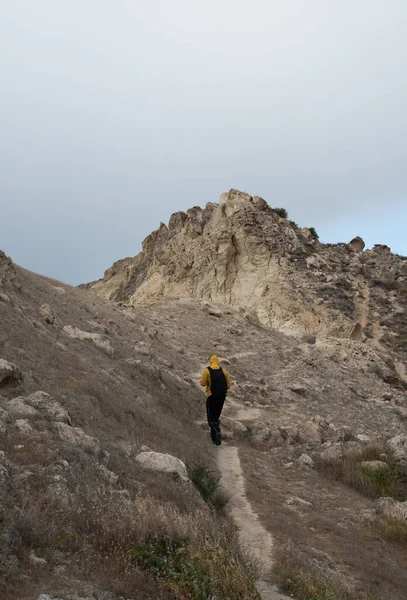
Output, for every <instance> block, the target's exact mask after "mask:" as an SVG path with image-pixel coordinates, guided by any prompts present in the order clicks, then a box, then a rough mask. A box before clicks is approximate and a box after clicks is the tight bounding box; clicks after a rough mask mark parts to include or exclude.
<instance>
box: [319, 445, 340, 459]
mask: <svg viewBox="0 0 407 600" xmlns="http://www.w3.org/2000/svg"><path fill="white" fill-rule="evenodd" d="M342 456H343V445H342V444H340V443H336V444H331V445H329V446H327V447H326V448H325V449H324V450H323V451H322V453H321V459H322V460H324V461H328V462H330V461H335V460H339V459H340V458H341V457H342Z"/></svg>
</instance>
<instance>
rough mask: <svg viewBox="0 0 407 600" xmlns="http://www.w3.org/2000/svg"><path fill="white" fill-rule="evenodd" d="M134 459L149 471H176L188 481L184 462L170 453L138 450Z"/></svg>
mask: <svg viewBox="0 0 407 600" xmlns="http://www.w3.org/2000/svg"><path fill="white" fill-rule="evenodd" d="M136 461H137V462H138V463H139V465H141V466H142V467H144V468H145V469H148V470H150V471H159V472H161V473H178V475H179V476H180V477H181V479H182V480H183V481H189V479H188V474H187V468H186V466H185V464H184V463H183V462H182V460H180V459H179V458H177V457H176V456H172V455H171V454H163V453H161V452H140V454H138V455H137V456H136Z"/></svg>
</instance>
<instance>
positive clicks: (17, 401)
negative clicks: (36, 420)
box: [6, 396, 39, 417]
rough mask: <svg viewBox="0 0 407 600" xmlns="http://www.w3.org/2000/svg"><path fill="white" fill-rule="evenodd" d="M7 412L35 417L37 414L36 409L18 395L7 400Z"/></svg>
mask: <svg viewBox="0 0 407 600" xmlns="http://www.w3.org/2000/svg"><path fill="white" fill-rule="evenodd" d="M6 408H7V410H8V412H9V413H10V414H12V415H20V416H23V417H35V416H37V415H38V414H39V413H38V410H37V409H36V408H34V407H33V406H30V405H29V404H28V403H26V398H24V397H23V396H19V397H18V398H13V399H12V400H9V401H8V402H7V404H6Z"/></svg>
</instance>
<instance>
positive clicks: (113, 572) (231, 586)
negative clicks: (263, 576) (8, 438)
mask: <svg viewBox="0 0 407 600" xmlns="http://www.w3.org/2000/svg"><path fill="white" fill-rule="evenodd" d="M179 485H180V493H181V486H182V485H183V484H179ZM188 493H190V492H188V489H187V488H184V489H182V494H183V495H188ZM12 531H13V534H14V538H15V539H16V540H18V545H17V546H16V547H15V548H14V552H15V553H16V555H17V556H18V557H19V559H20V563H23V562H24V557H25V556H26V555H27V553H28V552H29V551H30V550H32V549H34V550H35V551H36V552H37V553H38V555H39V556H44V555H45V554H46V555H47V559H48V561H49V563H50V566H52V564H53V557H54V554H55V552H57V551H59V552H61V551H62V552H63V553H64V554H65V556H71V557H72V559H75V562H76V561H77V562H78V563H80V564H81V565H82V570H83V571H84V572H85V573H89V575H90V574H91V573H92V571H93V570H94V569H96V568H97V566H98V565H99V566H100V565H103V569H104V571H105V575H106V574H108V575H109V576H110V579H111V581H116V582H117V581H121V582H122V583H121V585H122V586H124V584H123V582H124V581H125V582H126V585H125V586H124V591H125V593H126V594H134V592H135V590H136V589H138V588H137V582H138V581H140V580H144V581H145V584H146V585H147V584H148V585H149V586H150V587H151V586H152V585H154V582H155V585H156V588H157V590H160V594H162V597H163V598H168V599H172V598H174V597H176V598H185V599H186V600H207V598H208V597H212V596H216V598H218V599H219V600H229V599H230V598H242V599H244V600H258V595H257V592H256V590H255V588H254V584H253V582H252V579H253V576H254V568H253V566H252V565H251V564H250V562H249V561H247V560H246V559H245V558H244V557H243V555H242V554H241V551H240V547H239V543H238V540H237V537H236V535H235V534H234V532H233V528H231V524H230V523H229V522H228V521H227V520H225V519H224V518H219V517H216V516H214V514H213V513H210V512H207V511H205V510H202V509H198V510H195V511H192V510H190V511H189V512H188V513H185V512H184V513H182V512H180V510H179V509H178V508H177V507H176V506H175V505H174V504H173V503H162V502H157V500H155V499H154V498H153V497H149V496H143V495H138V496H137V497H136V498H135V499H134V501H133V500H130V498H128V496H127V495H118V494H113V493H109V492H107V491H103V490H101V489H95V488H84V489H83V490H81V493H80V498H78V499H77V502H76V503H75V505H73V506H71V507H69V509H68V508H66V507H65V508H63V507H58V506H57V505H52V504H50V503H49V501H48V500H47V499H46V497H45V496H44V497H43V501H42V502H37V503H36V504H34V505H32V506H30V507H28V506H27V507H26V508H25V509H24V510H22V511H21V512H20V514H19V516H18V517H17V518H16V519H15V520H14V523H13V524H12ZM3 570H4V568H3ZM13 573H14V571H13V572H11V571H10V573H9V579H10V582H11V583H13V584H14V583H15V578H14V575H13ZM5 585H7V582H6V584H5ZM1 589H2V588H1V587H0V590H1ZM6 590H8V588H7V587H3V591H4V592H5V591H6ZM151 597H152V596H150V595H146V596H143V595H141V594H140V595H137V598H140V599H142V598H146V599H147V598H151ZM154 597H158V596H154ZM159 597H161V595H160V596H159Z"/></svg>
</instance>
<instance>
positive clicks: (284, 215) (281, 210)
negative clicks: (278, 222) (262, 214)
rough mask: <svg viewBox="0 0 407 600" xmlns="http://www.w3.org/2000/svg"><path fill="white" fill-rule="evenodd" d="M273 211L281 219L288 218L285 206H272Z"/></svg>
mask: <svg viewBox="0 0 407 600" xmlns="http://www.w3.org/2000/svg"><path fill="white" fill-rule="evenodd" d="M273 211H274V212H275V213H277V214H278V216H279V217H281V218H282V219H288V212H287V211H286V209H285V208H273Z"/></svg>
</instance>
